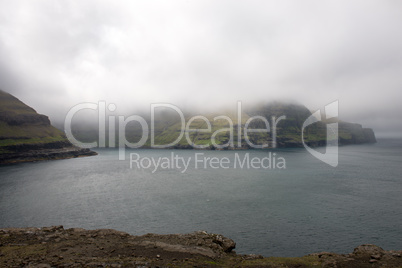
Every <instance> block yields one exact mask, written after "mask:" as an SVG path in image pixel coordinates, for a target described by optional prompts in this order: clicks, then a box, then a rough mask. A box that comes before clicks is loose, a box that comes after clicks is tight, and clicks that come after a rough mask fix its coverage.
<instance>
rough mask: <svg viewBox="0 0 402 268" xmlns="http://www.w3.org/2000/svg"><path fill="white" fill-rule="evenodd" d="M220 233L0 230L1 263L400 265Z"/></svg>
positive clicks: (378, 254)
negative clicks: (240, 243) (245, 248)
mask: <svg viewBox="0 0 402 268" xmlns="http://www.w3.org/2000/svg"><path fill="white" fill-rule="evenodd" d="M235 247H236V244H235V242H234V241H233V240H232V239H230V238H227V237H224V236H222V235H218V234H210V233H207V232H205V231H198V232H194V233H190V234H171V235H158V234H146V235H143V236H132V235H129V234H127V233H124V232H120V231H116V230H112V229H98V230H85V229H81V228H71V229H64V228H63V226H52V227H43V228H4V229H0V267H42V268H45V267H401V266H402V258H401V255H402V251H386V250H383V249H382V248H380V247H378V246H375V245H361V246H359V247H357V248H355V249H354V251H353V253H350V254H336V253H329V252H321V253H314V254H310V255H307V256H304V257H299V258H281V257H268V258H264V257H263V256H261V255H253V254H251V255H240V254H236V252H235V251H234V248H235Z"/></svg>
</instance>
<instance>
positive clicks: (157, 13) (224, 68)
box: [0, 0, 402, 135]
mask: <svg viewBox="0 0 402 268" xmlns="http://www.w3.org/2000/svg"><path fill="white" fill-rule="evenodd" d="M401 13H402V8H401V4H400V2H397V1H392V0H385V1H374V0H373V1H363V0H360V1H353V2H351V1H325V2H324V1H286V2H285V1H247V2H245V1H184V0H183V1H175V2H170V1H169V2H167V1H120V2H118V3H114V2H112V1H101V2H99V1H90V0H88V1H80V2H72V1H68V2H65V1H63V2H61V1H50V2H35V3H34V2H33V1H3V3H2V8H1V9H0V57H1V59H2V60H1V62H0V88H3V89H4V90H7V91H10V92H11V93H14V94H15V95H16V96H17V97H19V98H20V99H22V100H23V101H25V102H26V103H28V104H30V105H31V106H33V107H34V108H36V109H37V110H38V111H39V112H41V113H45V114H49V115H51V118H52V119H54V120H62V119H63V116H64V115H65V113H66V112H67V111H68V109H69V108H70V107H72V106H73V105H75V104H77V103H79V102H84V101H90V102H97V101H98V100H106V101H108V102H113V103H116V104H117V105H118V107H119V111H121V112H128V111H132V110H133V109H135V108H138V107H146V106H147V104H148V103H150V102H172V103H175V104H178V105H185V106H190V107H193V106H194V107H200V106H203V105H205V104H208V105H209V106H222V105H232V106H235V102H236V101H237V100H243V101H244V102H248V103H252V102H254V101H260V100H267V101H269V100H274V99H291V100H295V101H299V102H301V103H303V104H305V105H307V106H308V107H309V108H310V109H318V108H319V107H322V106H324V105H325V104H327V103H329V102H331V101H333V100H335V99H339V102H340V113H341V115H342V118H341V119H344V120H349V121H355V122H360V123H362V124H364V125H365V126H367V127H373V128H374V129H375V130H376V131H378V132H379V133H394V134H396V135H401V133H402V132H401V130H402V123H401V122H400V120H399V119H398V115H399V114H401V112H402V108H401V105H399V100H400V99H401V95H402V94H401V93H400V92H401V87H402V79H401V78H400V77H401V75H400V74H401V72H402V53H401V51H400V48H401V47H402V32H401V31H400V29H399V26H400V25H401V23H402V14H401Z"/></svg>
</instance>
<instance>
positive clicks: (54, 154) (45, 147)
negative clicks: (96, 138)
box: [0, 90, 96, 164]
mask: <svg viewBox="0 0 402 268" xmlns="http://www.w3.org/2000/svg"><path fill="white" fill-rule="evenodd" d="M94 154H96V153H94V152H92V151H90V150H88V149H81V148H78V147H75V146H73V145H72V144H71V143H70V142H69V141H68V140H67V138H66V137H65V135H64V133H63V132H62V131H60V130H58V129H57V128H55V127H53V126H52V125H51V124H50V120H49V118H48V117H47V116H46V115H41V114H38V113H37V112H36V111H35V110H34V109H32V108H31V107H29V106H27V105H26V104H24V103H23V102H21V101H20V100H18V99H17V98H15V97H14V96H12V95H10V94H8V93H6V92H4V91H1V90H0V164H9V163H18V162H27V161H38V160H49V159H63V158H71V157H79V156H87V155H94Z"/></svg>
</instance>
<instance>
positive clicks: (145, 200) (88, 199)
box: [0, 139, 402, 256]
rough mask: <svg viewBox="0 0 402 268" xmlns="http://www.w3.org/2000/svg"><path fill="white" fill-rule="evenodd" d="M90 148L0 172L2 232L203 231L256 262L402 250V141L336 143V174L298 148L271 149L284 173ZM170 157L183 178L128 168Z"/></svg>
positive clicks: (184, 153) (188, 153) (172, 172)
mask: <svg viewBox="0 0 402 268" xmlns="http://www.w3.org/2000/svg"><path fill="white" fill-rule="evenodd" d="M97 151H98V152H99V155H98V156H95V157H86V158H79V159H68V160H60V161H47V162H38V163H26V164H18V165H11V166H5V167H0V227H28V226H35V227H40V226H50V225H60V224H61V225H64V227H65V228H70V227H82V228H88V229H95V228H113V229H117V230H121V231H126V232H128V233H131V234H134V235H142V234H145V233H160V234H168V233H186V232H193V231H196V230H206V231H208V232H213V233H220V234H223V235H225V236H227V237H230V238H232V239H233V240H234V241H235V242H236V243H237V249H236V251H237V252H238V253H256V254H262V255H264V256H271V255H275V256H301V255H305V254H308V253H312V252H319V251H334V252H338V253H346V252H351V251H352V250H353V248H354V247H356V246H358V245H360V244H364V243H372V244H376V245H379V246H381V247H383V248H384V249H402V140H395V139H394V140H392V139H389V140H386V139H385V140H379V142H378V143H377V144H373V145H352V146H344V147H340V155H339V166H338V167H336V168H333V167H330V166H328V165H326V164H324V163H322V162H320V161H319V160H317V159H315V158H314V157H312V156H311V155H310V154H309V153H308V152H307V151H306V150H305V149H286V150H276V151H275V153H276V159H277V160H278V157H283V158H284V159H285V162H286V169H278V168H271V169H263V168H261V169H253V168H250V169H246V168H243V169H241V168H239V166H237V167H236V168H234V162H235V161H236V154H237V156H238V157H239V158H240V159H241V160H243V157H244V156H245V154H247V153H249V157H250V159H251V158H253V157H256V158H258V159H262V158H264V157H267V156H269V152H270V151H194V150H127V152H126V153H127V159H126V160H125V161H119V160H118V151H117V150H112V149H102V150H97ZM172 152H173V153H174V155H176V156H178V157H183V158H184V159H186V161H187V160H188V159H190V164H189V167H188V169H187V170H186V171H185V172H184V173H182V170H183V169H182V168H177V167H176V168H166V169H161V168H159V169H157V170H156V172H155V173H152V171H153V169H154V168H153V166H151V167H150V168H148V169H144V168H140V169H138V168H137V167H136V166H135V165H134V166H133V168H130V161H129V154H130V153H136V154H138V155H135V158H136V157H137V156H139V157H141V159H143V158H149V159H151V158H154V159H155V160H157V159H158V157H168V158H171V154H172ZM197 153H201V154H203V156H204V157H218V158H220V159H222V158H227V159H228V160H225V161H228V162H229V164H228V166H229V168H227V169H224V168H218V169H213V168H210V167H208V168H207V169H204V168H203V167H202V163H201V162H199V164H198V168H195V161H194V158H195V154H197ZM272 153H273V151H271V156H272ZM199 156H201V155H199ZM272 158H273V156H272ZM142 163H143V164H144V165H145V166H146V165H147V164H148V162H147V160H143V162H142ZM264 164H267V162H265V163H264ZM200 165H201V166H200ZM226 166H227V165H226Z"/></svg>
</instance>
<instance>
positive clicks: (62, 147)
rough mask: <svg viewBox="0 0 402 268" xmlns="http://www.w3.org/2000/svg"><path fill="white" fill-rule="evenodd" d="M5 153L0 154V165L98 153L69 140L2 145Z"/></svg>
mask: <svg viewBox="0 0 402 268" xmlns="http://www.w3.org/2000/svg"><path fill="white" fill-rule="evenodd" d="M2 149H3V150H6V151H7V153H2V154H0V165H4V164H16V163H23V162H36V161H43V160H56V159H68V158H76V157H84V156H93V155H97V154H98V153H96V152H94V151H91V150H89V149H83V148H79V147H76V146H73V145H72V144H71V143H69V142H52V143H45V144H19V145H14V146H4V147H2Z"/></svg>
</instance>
